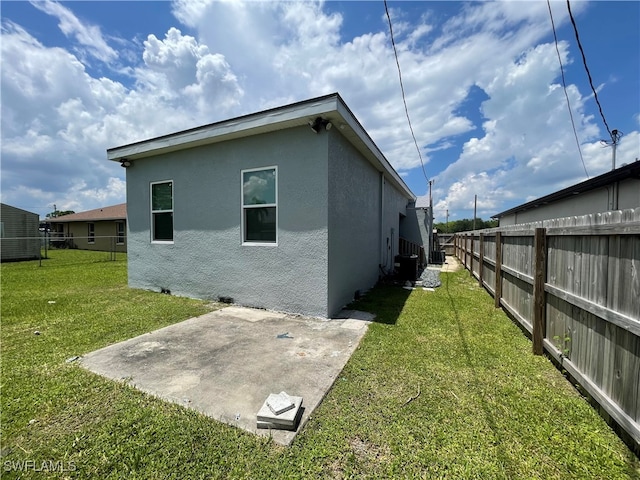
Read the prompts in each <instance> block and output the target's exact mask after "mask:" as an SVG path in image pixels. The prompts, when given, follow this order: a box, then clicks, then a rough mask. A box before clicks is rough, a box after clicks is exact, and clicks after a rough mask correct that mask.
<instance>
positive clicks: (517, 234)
mask: <svg viewBox="0 0 640 480" xmlns="http://www.w3.org/2000/svg"><path fill="white" fill-rule="evenodd" d="M538 228H542V229H543V231H542V234H543V235H544V238H545V240H546V248H545V252H544V253H546V262H544V265H538V267H537V268H536V267H535V263H534V260H535V258H537V255H535V254H534V253H535V250H534V241H533V240H534V232H535V229H538ZM481 235H482V237H481ZM456 244H457V245H458V248H457V249H456V253H457V254H458V256H459V257H461V258H464V260H465V266H466V267H467V268H468V269H469V270H470V271H471V272H472V275H473V276H475V277H478V278H479V280H480V281H481V282H482V284H483V286H485V287H486V289H487V290H488V291H489V292H493V294H494V297H495V305H496V307H498V306H502V307H503V308H504V309H505V310H506V311H507V312H509V313H510V315H511V316H512V317H513V318H514V319H515V320H516V321H517V322H519V323H520V324H521V325H522V326H523V327H524V328H525V329H527V330H528V331H529V332H531V333H532V336H533V337H536V333H534V332H535V331H536V329H537V328H539V327H536V329H534V328H533V325H534V318H535V316H534V312H535V311H536V310H537V312H538V314H539V315H540V314H541V315H542V317H543V320H544V323H543V329H545V328H546V335H544V337H543V338H542V345H543V346H544V348H545V349H546V350H547V351H548V352H549V353H550V354H551V355H553V356H554V357H556V358H557V359H559V361H560V362H561V363H562V364H563V365H566V368H567V370H568V371H569V372H570V373H571V375H572V376H573V377H574V378H576V379H577V380H578V381H579V382H580V383H581V384H582V385H583V386H584V387H585V389H586V390H587V391H588V392H589V393H590V394H591V395H592V396H593V398H594V399H596V400H597V401H598V402H599V403H600V405H601V406H602V407H603V408H604V410H605V411H606V412H607V413H608V414H609V415H611V418H614V419H616V421H617V422H618V423H619V424H620V425H621V426H622V427H623V428H624V429H625V430H626V431H627V433H628V434H629V435H630V436H631V437H632V438H633V439H634V440H635V441H638V442H640V424H639V423H638V421H639V420H640V208H636V209H635V210H628V211H624V212H621V211H617V212H606V213H602V214H594V215H585V216H582V217H567V218H563V219H553V220H545V221H543V222H535V223H532V224H527V225H524V226H523V225H512V226H508V227H501V228H495V229H488V230H484V231H482V232H480V231H475V232H466V233H464V234H462V235H458V237H457V238H456ZM472 252H473V253H472ZM544 268H546V281H545V282H542V284H543V286H544V288H543V289H542V290H543V292H544V295H545V297H546V298H545V299H544V302H543V303H542V308H541V305H540V304H539V303H538V304H537V308H535V309H534V300H533V297H534V280H535V279H536V278H537V279H538V284H540V271H541V270H543V269H544ZM536 298H537V299H539V296H536ZM537 343H538V344H539V343H540V338H539V337H538V338H537Z"/></svg>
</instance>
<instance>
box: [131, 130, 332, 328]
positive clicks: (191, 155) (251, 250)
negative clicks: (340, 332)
mask: <svg viewBox="0 0 640 480" xmlns="http://www.w3.org/2000/svg"><path fill="white" fill-rule="evenodd" d="M327 153H328V136H327V135H326V134H322V135H321V134H318V135H316V134H314V133H313V132H312V131H311V130H310V129H309V128H308V127H296V128H290V129H286V130H280V131H275V132H271V133H268V134H262V135H255V136H250V137H244V138H239V139H235V140H229V141H226V142H221V143H216V144H212V145H207V146H201V147H195V148H191V149H186V150H180V151H176V152H171V153H166V154H163V155H158V156H155V157H150V158H145V159H140V160H137V161H135V162H134V164H133V165H132V166H131V167H129V168H128V169H127V208H128V210H127V212H128V222H129V225H128V226H129V229H128V230H129V231H128V250H129V252H128V262H129V265H128V266H129V285H130V286H131V287H136V288H144V289H150V290H156V291H160V290H161V289H163V288H164V289H168V290H170V291H171V293H172V294H177V295H184V296H190V297H197V298H205V299H213V300H217V299H218V298H219V297H231V298H233V301H234V302H236V303H239V304H242V305H246V306H254V307H262V308H269V309H275V310H284V311H289V312H300V313H305V314H308V315H317V316H328V315H329V311H328V308H327V295H328V294H327V284H328V256H327V241H328V233H327V228H328V221H327V219H328V202H327V178H328V176H327ZM272 166H277V169H278V170H277V195H278V198H277V215H278V242H277V245H243V244H242V237H241V235H242V234H241V217H242V211H241V210H242V207H241V205H242V201H241V200H242V198H241V196H242V181H241V171H242V170H246V169H251V168H261V167H272ZM164 180H172V181H173V195H174V197H173V201H174V210H173V225H174V240H173V243H172V244H157V243H152V242H151V234H150V191H149V189H150V187H149V184H150V182H156V181H164Z"/></svg>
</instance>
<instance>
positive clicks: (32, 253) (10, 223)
mask: <svg viewBox="0 0 640 480" xmlns="http://www.w3.org/2000/svg"><path fill="white" fill-rule="evenodd" d="M0 222H1V225H0V229H1V231H0V235H1V237H2V238H1V240H2V243H1V245H0V255H1V257H0V259H1V261H3V262H8V261H16V260H32V259H35V258H39V256H40V245H41V240H40V233H39V231H38V227H39V226H40V220H39V218H38V214H37V213H32V212H28V211H26V210H22V209H21V208H16V207H12V206H11V205H6V204H4V203H2V204H0Z"/></svg>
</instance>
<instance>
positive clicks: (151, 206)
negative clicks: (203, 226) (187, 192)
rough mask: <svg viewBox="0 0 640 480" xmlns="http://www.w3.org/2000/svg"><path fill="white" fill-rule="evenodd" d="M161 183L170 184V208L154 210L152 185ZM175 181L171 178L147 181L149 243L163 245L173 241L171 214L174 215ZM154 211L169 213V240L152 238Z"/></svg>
mask: <svg viewBox="0 0 640 480" xmlns="http://www.w3.org/2000/svg"><path fill="white" fill-rule="evenodd" d="M163 183H170V184H171V209H169V210H167V209H159V210H154V209H153V186H154V185H161V184H163ZM174 187H175V182H174V181H173V180H159V181H155V182H149V211H150V215H151V217H150V219H149V220H150V223H149V226H150V227H151V228H150V229H149V236H150V239H151V243H157V244H161V245H162V244H164V245H172V244H173V243H174V240H175V228H174V222H173V220H174V219H173V215H174V210H175V201H174V197H175V188H174ZM156 213H171V240H156V239H155V238H154V232H155V218H156V217H155V214H156Z"/></svg>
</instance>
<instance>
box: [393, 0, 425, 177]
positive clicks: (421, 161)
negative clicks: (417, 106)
mask: <svg viewBox="0 0 640 480" xmlns="http://www.w3.org/2000/svg"><path fill="white" fill-rule="evenodd" d="M384 11H385V12H386V14H387V21H388V22H389V34H390V35H391V45H393V54H394V56H395V57H396V65H397V66H398V78H399V79H400V90H401V91H402V101H403V103H404V113H405V114H406V115H407V123H409V130H411V136H412V137H413V143H414V144H415V146H416V150H417V151H418V157H420V165H422V173H423V174H424V178H425V180H426V181H427V183H429V177H428V176H427V171H426V170H425V168H424V161H423V160H422V153H421V152H420V147H418V141H417V140H416V136H415V134H414V133H413V126H412V125H411V118H410V117H409V108H408V107H407V99H406V97H405V94H404V84H403V82H402V72H401V70H400V61H399V60H398V50H397V49H396V42H395V40H394V38H393V27H392V26H391V16H390V15H389V8H388V7H387V0H384Z"/></svg>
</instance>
